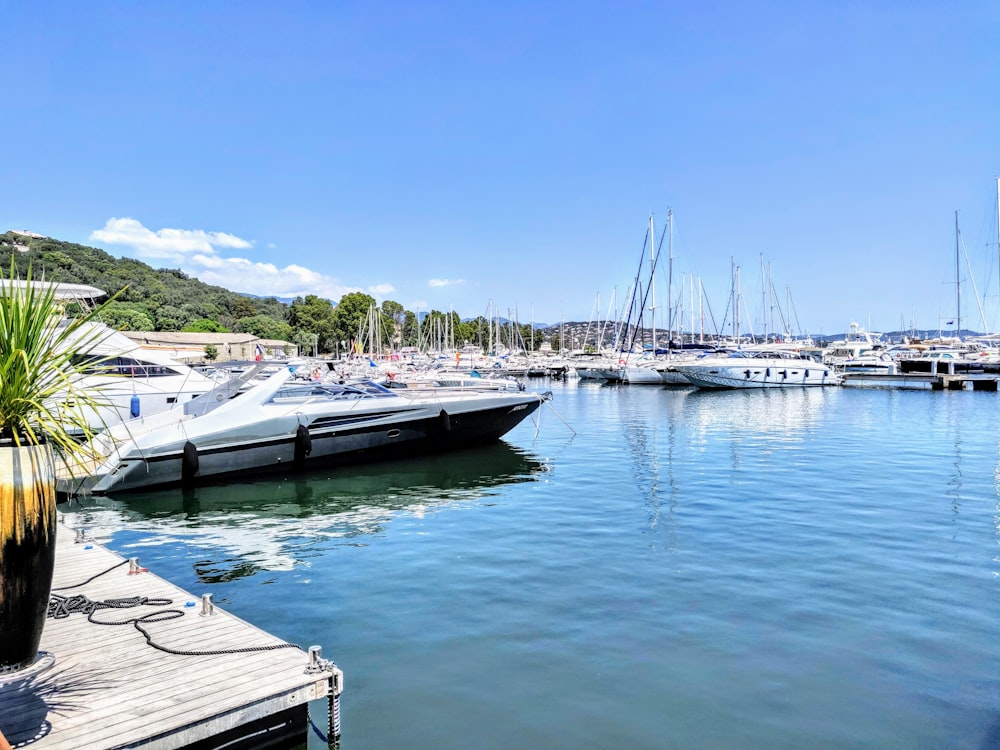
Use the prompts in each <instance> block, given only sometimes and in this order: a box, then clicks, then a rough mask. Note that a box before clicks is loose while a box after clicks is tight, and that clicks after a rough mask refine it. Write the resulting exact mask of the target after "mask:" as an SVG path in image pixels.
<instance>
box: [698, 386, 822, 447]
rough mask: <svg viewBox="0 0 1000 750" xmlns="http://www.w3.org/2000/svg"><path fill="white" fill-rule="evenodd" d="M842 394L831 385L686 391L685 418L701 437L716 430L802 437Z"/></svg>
mask: <svg viewBox="0 0 1000 750" xmlns="http://www.w3.org/2000/svg"><path fill="white" fill-rule="evenodd" d="M840 395H841V394H840V393H839V392H837V391H836V390H835V389H833V388H773V389H763V390H732V391H704V390H696V391H688V392H686V393H685V396H686V399H687V408H688V417H687V419H688V421H689V422H690V424H691V426H692V429H693V430H695V431H697V432H699V433H700V434H701V437H703V438H708V437H711V436H713V435H714V434H717V433H719V432H726V433H729V434H730V435H732V436H733V437H737V436H740V435H747V436H757V437H766V438H767V439H768V440H773V439H781V440H796V439H801V437H802V435H803V433H805V432H807V431H808V430H809V429H810V428H812V427H815V426H816V425H817V424H819V423H820V422H821V420H822V418H823V414H824V411H825V410H826V409H827V408H828V406H829V405H830V402H831V401H832V400H833V399H836V398H838V397H839V396H840Z"/></svg>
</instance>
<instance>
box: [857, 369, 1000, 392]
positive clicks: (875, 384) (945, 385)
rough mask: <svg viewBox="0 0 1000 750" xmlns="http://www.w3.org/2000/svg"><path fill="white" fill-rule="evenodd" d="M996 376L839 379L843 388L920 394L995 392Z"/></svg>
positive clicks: (896, 375)
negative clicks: (888, 389)
mask: <svg viewBox="0 0 1000 750" xmlns="http://www.w3.org/2000/svg"><path fill="white" fill-rule="evenodd" d="M998 380H1000V378H998V376H997V375H989V374H985V373H981V372H980V373H975V372H966V373H958V374H953V375H948V374H940V375H939V374H932V373H923V372H908V373H902V372H901V373H894V374H887V373H876V372H849V373H846V374H845V375H844V376H843V381H842V383H843V385H844V387H846V388H895V389H900V390H921V391H996V390H997V382H998Z"/></svg>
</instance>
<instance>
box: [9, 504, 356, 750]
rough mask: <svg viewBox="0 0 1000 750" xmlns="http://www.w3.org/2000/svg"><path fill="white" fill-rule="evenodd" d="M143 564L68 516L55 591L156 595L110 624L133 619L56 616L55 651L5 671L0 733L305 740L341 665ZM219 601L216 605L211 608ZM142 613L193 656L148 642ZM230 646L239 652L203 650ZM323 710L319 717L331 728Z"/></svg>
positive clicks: (79, 744) (231, 744) (42, 747)
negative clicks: (83, 532) (80, 533)
mask: <svg viewBox="0 0 1000 750" xmlns="http://www.w3.org/2000/svg"><path fill="white" fill-rule="evenodd" d="M140 564H141V561H140ZM132 567H133V565H132V564H131V562H130V561H129V560H126V559H125V558H122V557H120V556H118V555H116V554H114V553H113V552H111V551H110V550H108V549H106V548H104V547H102V546H100V545H99V544H97V543H95V542H92V541H88V540H86V539H85V538H83V539H78V538H77V534H76V532H75V531H74V530H73V529H71V528H68V527H66V526H65V525H64V524H63V523H62V522H61V521H60V524H59V531H58V534H57V545H56V570H55V578H54V581H53V591H52V593H53V595H60V596H62V597H71V596H79V595H82V596H84V597H86V598H87V599H89V600H91V601H95V602H110V601H112V600H119V602H120V600H129V599H132V598H134V597H139V598H142V597H145V598H148V599H150V600H154V601H151V602H147V603H144V604H141V605H140V606H122V607H121V608H117V607H116V608H100V609H98V610H97V611H96V612H95V613H94V615H93V619H94V620H97V621H99V622H102V623H104V622H109V623H122V622H124V623H126V624H118V625H113V626H112V625H100V624H95V623H92V622H89V621H88V618H87V614H86V613H84V612H73V613H70V614H68V615H67V616H65V617H61V618H53V617H51V616H50V617H49V619H48V620H47V621H46V625H45V630H44V632H43V635H42V643H41V650H42V652H43V654H48V655H49V656H47V657H43V658H42V659H40V661H39V662H38V664H37V665H36V667H30V668H28V669H26V670H22V671H21V673H17V674H16V675H14V676H11V675H0V731H2V732H3V734H4V735H5V736H6V738H7V741H8V742H9V743H10V744H11V745H12V746H13V747H14V748H18V747H30V748H37V750H80V749H81V748H86V749H87V750H102V749H104V748H109V749H110V748H149V749H151V750H154V749H155V750H166V749H167V748H170V749H175V748H192V749H197V750H205V749H207V748H217V747H223V746H225V747H226V748H227V750H234V749H235V748H265V747H266V748H283V747H289V746H297V745H301V744H302V743H304V742H305V741H306V733H307V731H308V715H307V710H308V703H309V701H312V700H316V699H320V698H328V697H329V696H331V695H333V694H334V693H339V690H340V689H341V684H342V675H341V673H340V672H339V670H337V669H336V668H335V667H334V666H333V665H332V664H331V663H329V662H325V661H324V660H322V659H317V658H316V657H317V656H318V654H317V653H309V654H307V653H306V652H305V651H303V650H302V649H300V648H298V647H295V646H289V644H286V643H285V642H284V641H282V640H281V639H279V638H276V637H275V636H273V635H270V634H268V633H266V632H264V631H263V630H260V629H259V628H257V627H254V626H253V625H250V624H249V623H247V622H245V621H243V620H241V619H239V618H237V617H234V616H233V615H231V614H228V613H226V612H224V611H222V610H220V609H218V608H217V607H212V606H210V603H209V602H203V600H202V597H201V596H193V595H191V594H190V593H188V592H185V591H183V590H182V589H180V588H178V587H176V586H174V585H173V584H171V583H169V582H167V581H165V580H163V579H161V578H159V577H157V576H156V575H154V574H152V573H150V572H148V571H143V570H142V569H139V571H138V572H135V571H130V568H132ZM109 569H110V570H109ZM106 571H107V572H106ZM92 576H96V577H95V578H94V579H93V580H92V581H90V582H89V583H85V584H84V585H82V586H81V585H78V584H81V583H83V582H85V581H87V580H88V579H90V578H91V577H92ZM167 602H169V603H167ZM208 609H212V610H213V613H212V614H203V613H202V612H203V610H208ZM157 613H159V614H157ZM168 613H169V614H168ZM135 619H140V624H139V626H140V627H142V628H143V629H144V630H145V631H146V632H147V633H148V634H149V638H150V640H151V641H152V642H153V643H155V644H157V645H158V646H161V647H163V648H166V649H170V650H172V651H175V652H185V653H186V654H188V655H179V654H177V653H167V652H165V651H162V650H158V649H157V648H154V647H153V646H151V645H149V644H148V643H147V641H146V636H144V634H143V633H142V632H140V631H139V630H138V629H137V628H136V626H135V625H134V624H132V623H131V621H132V620H135ZM263 649H266V650H263ZM220 651H224V652H229V653H222V654H213V655H201V654H205V653H206V652H220ZM192 654H198V655H192ZM310 657H313V658H312V659H310ZM310 661H312V664H310ZM47 662H51V664H48V663H47ZM324 703H326V702H324ZM331 706H332V702H331ZM324 709H325V706H324ZM323 713H324V715H323V717H322V719H323V721H322V722H317V723H319V724H320V726H321V727H322V728H323V730H324V731H326V729H327V726H328V722H327V716H326V710H324V711H323ZM332 723H333V722H332V721H331V722H329V724H332Z"/></svg>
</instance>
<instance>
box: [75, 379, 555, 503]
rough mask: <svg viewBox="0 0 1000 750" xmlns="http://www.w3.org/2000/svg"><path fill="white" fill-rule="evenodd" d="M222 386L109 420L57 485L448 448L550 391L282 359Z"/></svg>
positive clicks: (88, 487) (490, 435) (472, 439)
mask: <svg viewBox="0 0 1000 750" xmlns="http://www.w3.org/2000/svg"><path fill="white" fill-rule="evenodd" d="M230 390H231V393H223V391H221V390H219V391H217V392H213V393H208V394H205V395H204V396H202V397H200V398H198V399H195V400H193V401H191V402H190V403H188V404H185V405H184V406H182V407H178V408H177V409H174V410H172V411H171V412H164V413H162V414H159V415H156V416H154V417H151V418H149V419H145V420H132V421H130V422H126V423H123V424H121V425H119V426H117V427H115V428H112V429H110V430H107V431H106V432H104V433H102V434H101V435H99V436H98V437H97V438H95V439H94V440H93V441H92V442H91V444H90V446H89V447H90V449H91V453H92V454H93V456H94V458H93V460H92V463H91V465H90V466H89V467H88V468H87V469H86V470H83V469H82V468H81V467H80V466H76V465H67V466H64V467H62V469H61V470H60V472H59V478H58V480H57V486H58V490H59V491H60V492H62V493H64V494H67V495H72V494H79V493H88V492H92V493H97V494H100V493H107V492H117V491H124V490H133V489H139V488H144V487H152V486H158V485H171V484H185V483H192V484H193V483H198V482H204V481H212V480H214V479H219V478H222V477H226V476H232V475H237V474H245V473H248V472H264V471H276V470H288V471H295V470H299V469H302V468H305V467H317V466H320V465H330V464H337V463H347V462H355V461H359V460H367V459H383V458H394V457H401V456H408V455H414V454H418V453H428V452H440V451H446V450H451V449H456V448H461V447H465V446H468V445H476V444H482V443H487V442H491V441H494V440H497V439H499V438H500V437H501V436H502V435H504V434H505V433H507V432H508V431H509V430H511V429H512V428H513V427H515V426H516V425H517V424H518V423H520V422H521V421H522V420H523V419H524V418H525V417H527V416H528V415H529V414H531V413H532V412H534V411H535V410H536V409H537V408H538V406H539V405H540V404H541V403H542V402H543V401H544V400H546V399H547V398H548V396H547V395H539V394H536V393H520V392H503V391H466V390H460V389H448V388H434V389H427V390H423V389H415V390H412V391H411V390H410V389H403V390H389V389H388V388H385V387H383V386H380V385H377V384H375V383H372V382H370V381H362V382H354V383H303V382H301V381H296V380H293V379H292V373H291V371H290V370H289V369H288V368H282V369H281V370H279V371H278V372H276V373H275V374H273V375H271V376H270V377H269V378H268V379H267V380H265V381H264V382H263V383H261V384H260V385H257V386H255V387H252V388H250V389H248V390H246V391H243V392H242V393H239V395H238V396H235V397H232V395H231V394H232V393H236V392H237V391H236V390H235V389H232V388H230Z"/></svg>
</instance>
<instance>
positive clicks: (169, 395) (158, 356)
mask: <svg viewBox="0 0 1000 750" xmlns="http://www.w3.org/2000/svg"><path fill="white" fill-rule="evenodd" d="M81 334H82V338H83V339H85V340H91V341H96V344H93V345H88V346H87V347H86V352H85V353H83V354H78V355H76V359H77V361H78V362H81V361H82V363H83V364H84V365H85V367H84V375H83V376H82V378H81V379H80V380H79V382H78V387H82V388H83V389H85V390H87V391H89V392H90V393H91V394H92V395H93V396H94V400H95V402H96V403H97V404H98V407H99V408H98V409H97V410H96V411H93V410H91V411H90V413H88V420H87V421H88V422H89V424H90V426H91V427H92V428H94V429H104V428H105V427H111V426H112V425H116V424H118V423H119V422H122V421H124V420H127V419H134V418H136V417H140V416H151V415H153V414H158V413H160V412H163V411H166V410H167V409H171V408H173V407H174V406H176V405H177V404H183V403H186V402H188V401H190V400H191V399H193V398H195V397H197V396H200V395H201V394H203V393H206V392H208V391H210V390H211V389H212V388H214V387H215V386H216V385H217V383H216V381H215V380H213V379H212V378H210V377H208V376H207V375H204V374H202V373H201V372H198V371H197V370H195V369H194V368H192V367H191V366H189V365H187V364H184V363H181V362H178V361H177V360H175V359H173V358H172V357H170V356H169V355H168V354H166V353H165V352H163V351H159V350H156V349H145V348H143V347H141V346H140V345H139V344H137V343H136V342H134V341H133V340H132V339H130V338H128V337H127V336H125V335H124V334H123V333H119V332H118V331H114V330H112V329H111V328H108V327H107V326H105V325H104V324H102V323H93V324H91V325H90V326H85V327H84V328H83V329H82V330H81ZM90 337H93V339H91V338H90ZM61 406H63V407H65V408H72V407H73V404H72V403H71V402H63V404H61Z"/></svg>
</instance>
